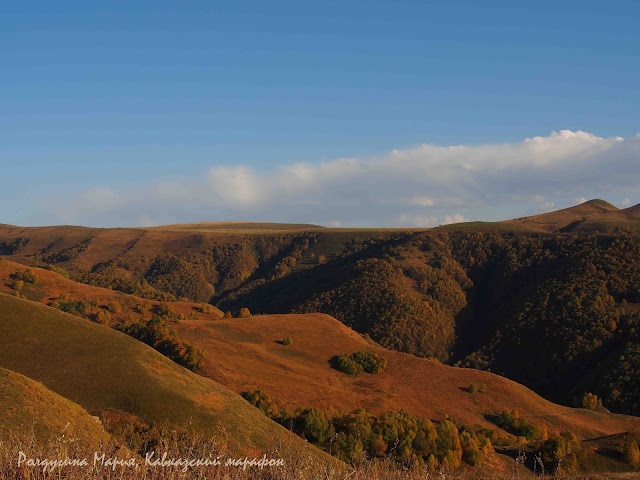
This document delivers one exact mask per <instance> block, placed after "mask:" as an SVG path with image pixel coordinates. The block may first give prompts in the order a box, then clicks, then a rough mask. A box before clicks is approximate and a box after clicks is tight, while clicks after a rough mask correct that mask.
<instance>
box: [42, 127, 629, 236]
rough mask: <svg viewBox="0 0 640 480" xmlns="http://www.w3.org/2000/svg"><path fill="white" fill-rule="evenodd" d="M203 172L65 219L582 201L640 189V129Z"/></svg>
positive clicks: (397, 212)
mask: <svg viewBox="0 0 640 480" xmlns="http://www.w3.org/2000/svg"><path fill="white" fill-rule="evenodd" d="M363 148H364V146H363ZM198 173H201V172H193V173H192V175H193V177H192V178H190V179H189V178H188V177H186V178H185V179H183V180H176V181H174V182H170V183H167V182H163V183H160V182H154V181H153V180H149V181H147V183H143V184H141V185H139V186H137V188H135V189H126V188H124V189H121V190H118V189H116V188H115V187H113V188H109V187H99V188H93V189H89V190H87V192H85V194H84V195H83V196H82V198H80V199H74V201H73V202H72V203H73V204H72V205H66V206H62V207H60V206H58V209H57V211H58V212H60V211H62V213H60V214H59V215H58V217H59V218H64V219H72V220H73V221H74V222H75V223H83V224H94V225H104V224H107V223H111V224H120V225H122V224H135V222H136V221H138V219H140V218H153V219H154V220H155V221H156V222H159V223H172V222H187V221H207V220H210V221H216V220H234V219H251V220H269V221H295V222H313V223H324V224H329V222H332V221H335V222H340V224H341V225H353V226H388V225H397V224H399V223H400V224H403V225H412V226H433V225H438V224H440V223H445V222H446V221H447V220H449V221H451V222H454V223H455V222H457V221H461V220H459V219H460V218H463V219H466V218H470V219H472V220H475V219H485V220H497V219H504V218H510V217H513V216H522V214H523V213H524V212H527V211H544V210H550V209H553V208H555V205H570V204H572V202H574V203H573V204H575V203H577V202H579V201H584V200H586V197H584V196H583V195H584V194H585V193H588V196H589V198H594V197H605V198H606V197H607V194H609V195H612V196H613V195H614V194H616V195H619V194H620V192H625V193H626V194H627V195H629V196H634V195H635V196H640V186H638V184H637V181H636V179H637V178H638V176H639V175H640V136H637V137H633V138H630V139H626V140H625V139H622V138H620V137H611V138H603V137H599V136H596V135H593V134H591V133H587V132H583V131H575V132H574V131H570V130H560V131H558V132H552V133H551V134H550V135H549V136H546V137H542V136H534V137H531V138H527V139H525V140H522V141H520V142H513V143H504V144H493V145H478V146H464V145H457V146H439V145H433V144H423V145H418V146H415V147H412V148H407V149H402V150H393V151H391V152H389V153H387V154H383V155H378V156H374V157H366V158H340V159H336V160H329V161H324V162H318V163H293V164H283V165H279V166H276V167H272V168H265V169H261V170H257V169H255V168H252V167H250V166H245V165H218V166H215V167H212V168H210V169H209V170H208V171H207V172H205V174H204V175H200V176H199V177H198ZM78 204H82V205H81V206H80V207H78V206H77V205H78ZM40 208H42V207H40ZM451 212H455V213H453V214H452V213H451ZM49 213H50V212H49ZM45 214H47V212H43V217H44V216H45Z"/></svg>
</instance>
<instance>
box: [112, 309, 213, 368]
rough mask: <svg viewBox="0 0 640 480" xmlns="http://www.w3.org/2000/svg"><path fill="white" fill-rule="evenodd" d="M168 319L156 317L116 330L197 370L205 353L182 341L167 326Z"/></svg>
mask: <svg viewBox="0 0 640 480" xmlns="http://www.w3.org/2000/svg"><path fill="white" fill-rule="evenodd" d="M167 320H168V319H167V318H166V317H159V316H157V315H154V316H153V318H151V319H150V320H148V321H146V322H145V321H136V322H128V323H125V324H122V325H117V326H116V327H115V328H116V329H117V330H120V331H121V332H123V333H126V334H127V335H129V336H131V337H133V338H135V339H137V340H140V341H141V342H144V343H146V344H147V345H149V346H150V347H152V348H154V349H155V350H157V351H158V352H160V353H162V354H163V355H165V356H166V357H168V358H170V359H171V360H173V361H174V362H176V363H177V364H179V365H182V366H183V367H185V368H188V369H189V370H192V371H194V370H197V369H198V367H199V366H200V365H201V364H202V360H203V353H202V350H200V349H199V348H196V347H194V346H193V345H191V344H190V343H188V342H186V341H184V340H182V339H180V338H179V337H178V336H177V335H176V333H175V332H174V331H172V330H170V329H169V328H167V326H166V322H167Z"/></svg>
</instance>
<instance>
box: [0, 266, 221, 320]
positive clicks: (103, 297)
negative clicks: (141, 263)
mask: <svg viewBox="0 0 640 480" xmlns="http://www.w3.org/2000/svg"><path fill="white" fill-rule="evenodd" d="M27 268H30V269H31V270H32V271H33V272H35V273H36V275H37V277H38V280H37V282H36V284H35V285H34V284H30V283H25V284H24V286H23V288H22V290H21V293H22V295H24V296H25V297H26V298H27V299H28V300H34V301H37V302H40V303H43V304H45V305H48V304H49V303H50V302H51V301H53V300H56V299H58V298H59V297H60V295H66V296H67V297H68V299H69V300H76V301H77V300H99V302H98V303H99V305H98V307H97V308H96V309H94V310H95V311H98V310H101V309H102V310H104V309H106V308H107V307H108V305H109V303H112V302H115V303H117V304H119V305H120V307H121V308H122V310H121V311H120V312H111V313H110V316H111V319H112V321H113V322H114V323H119V322H123V321H125V320H126V319H129V318H138V317H140V318H142V316H141V315H138V314H137V313H136V312H135V311H134V309H135V307H136V306H137V305H146V306H148V307H149V309H153V308H154V307H155V306H157V305H159V304H160V303H161V302H158V301H154V300H148V299H144V298H140V297H137V296H135V295H128V294H126V293H122V292H119V291H116V290H110V289H107V288H100V287H94V286H91V285H86V284H83V283H78V282H73V281H71V280H69V279H67V278H64V277H63V276H62V275H60V274H58V273H55V272H53V271H50V270H46V269H43V268H36V267H25V266H24V265H22V264H20V263H15V262H10V261H8V260H1V261H0V292H4V293H8V294H12V293H14V292H13V290H12V288H11V284H12V279H11V276H12V275H14V274H15V273H16V272H24V271H25V270H27ZM207 308H208V310H207V311H202V305H201V304H199V303H192V302H171V309H172V310H173V311H174V312H175V313H177V314H182V315H184V316H185V317H189V316H193V315H197V316H198V318H202V319H207V320H211V319H216V318H222V315H223V313H222V312H221V311H220V310H219V309H217V308H216V307H214V306H213V305H209V306H208V307H207Z"/></svg>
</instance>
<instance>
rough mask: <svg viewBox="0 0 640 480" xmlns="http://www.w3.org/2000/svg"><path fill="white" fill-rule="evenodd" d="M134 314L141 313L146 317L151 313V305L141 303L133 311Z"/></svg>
mask: <svg viewBox="0 0 640 480" xmlns="http://www.w3.org/2000/svg"><path fill="white" fill-rule="evenodd" d="M133 311H134V312H136V313H139V314H140V315H144V314H145V313H147V312H148V311H149V305H143V304H141V303H139V304H137V305H136V306H135V308H134V309H133Z"/></svg>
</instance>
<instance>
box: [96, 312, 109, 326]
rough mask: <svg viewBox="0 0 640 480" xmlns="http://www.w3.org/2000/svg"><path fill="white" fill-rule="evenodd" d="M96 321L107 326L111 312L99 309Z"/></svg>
mask: <svg viewBox="0 0 640 480" xmlns="http://www.w3.org/2000/svg"><path fill="white" fill-rule="evenodd" d="M96 322H98V323H99V324H101V325H106V326H107V327H108V326H109V323H111V314H110V313H109V312H108V311H105V310H100V311H99V312H98V314H97V315H96Z"/></svg>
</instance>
